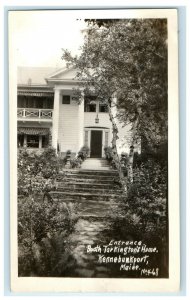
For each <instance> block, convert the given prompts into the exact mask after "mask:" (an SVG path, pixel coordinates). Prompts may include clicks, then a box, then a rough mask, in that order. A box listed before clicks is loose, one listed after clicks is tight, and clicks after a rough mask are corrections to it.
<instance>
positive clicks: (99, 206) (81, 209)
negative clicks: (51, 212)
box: [59, 197, 118, 218]
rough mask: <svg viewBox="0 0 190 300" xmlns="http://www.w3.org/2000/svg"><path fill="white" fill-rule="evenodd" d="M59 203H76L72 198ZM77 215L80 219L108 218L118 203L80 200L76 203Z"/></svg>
mask: <svg viewBox="0 0 190 300" xmlns="http://www.w3.org/2000/svg"><path fill="white" fill-rule="evenodd" d="M59 202H65V203H69V202H71V203H73V202H74V203H76V199H73V198H69V197H68V198H66V199H65V198H64V199H59ZM77 204H78V206H77V213H78V214H79V216H80V217H88V218H90V217H100V218H102V217H109V216H111V214H112V210H113V209H116V208H117V207H118V201H117V202H116V201H114V200H113V201H102V200H100V201H97V200H86V199H81V201H80V202H78V203H77Z"/></svg>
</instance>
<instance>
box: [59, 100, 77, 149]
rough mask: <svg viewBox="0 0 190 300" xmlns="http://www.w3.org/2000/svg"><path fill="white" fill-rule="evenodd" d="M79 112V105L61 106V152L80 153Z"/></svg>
mask: <svg viewBox="0 0 190 300" xmlns="http://www.w3.org/2000/svg"><path fill="white" fill-rule="evenodd" d="M78 110H79V106H78V105H77V104H73V103H72V104H61V103H60V110H59V138H58V142H59V144H60V150H61V152H66V151H67V150H71V151H72V152H75V153H76V152H78V150H79V149H78V137H79V135H78V130H79V128H78Z"/></svg>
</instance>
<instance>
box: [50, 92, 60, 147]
mask: <svg viewBox="0 0 190 300" xmlns="http://www.w3.org/2000/svg"><path fill="white" fill-rule="evenodd" d="M59 104H60V90H58V89H55V92H54V106H53V124H52V147H54V148H55V149H56V151H57V143H58V132H59Z"/></svg>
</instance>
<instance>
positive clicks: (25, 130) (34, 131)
mask: <svg viewBox="0 0 190 300" xmlns="http://www.w3.org/2000/svg"><path fill="white" fill-rule="evenodd" d="M18 134H27V135H29V134H30V135H47V134H49V128H38V127H36V128H35V127H18Z"/></svg>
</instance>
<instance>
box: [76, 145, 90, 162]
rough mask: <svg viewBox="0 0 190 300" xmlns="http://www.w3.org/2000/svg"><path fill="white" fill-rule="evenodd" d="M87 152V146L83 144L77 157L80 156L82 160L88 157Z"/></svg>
mask: <svg viewBox="0 0 190 300" xmlns="http://www.w3.org/2000/svg"><path fill="white" fill-rule="evenodd" d="M88 154H89V148H88V147H87V146H83V147H82V148H81V149H80V151H79V152H78V155H77V157H78V158H81V159H82V161H84V160H85V159H86V158H87V157H88Z"/></svg>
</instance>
